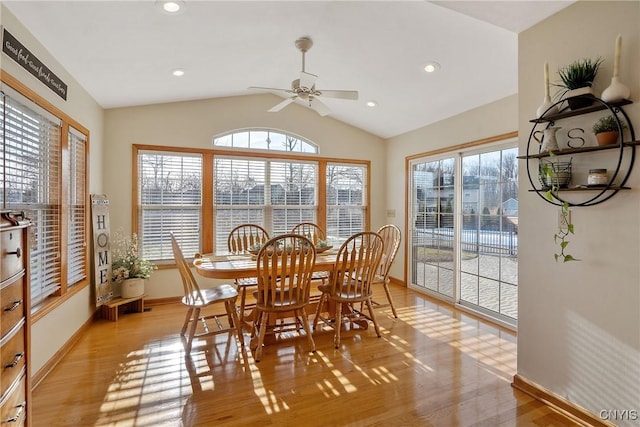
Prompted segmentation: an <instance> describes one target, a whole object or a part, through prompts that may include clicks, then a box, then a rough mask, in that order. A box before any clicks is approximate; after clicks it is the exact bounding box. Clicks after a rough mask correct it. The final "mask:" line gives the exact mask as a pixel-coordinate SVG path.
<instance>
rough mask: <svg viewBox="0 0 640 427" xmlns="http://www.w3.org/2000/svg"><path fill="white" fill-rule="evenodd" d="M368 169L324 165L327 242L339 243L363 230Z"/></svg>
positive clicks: (341, 165)
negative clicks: (325, 169)
mask: <svg viewBox="0 0 640 427" xmlns="http://www.w3.org/2000/svg"><path fill="white" fill-rule="evenodd" d="M366 173H367V169H366V167H364V166H354V165H344V164H336V163H329V164H327V241H328V243H329V244H339V243H341V242H343V241H345V240H346V239H347V238H348V237H349V236H351V235H352V234H354V233H359V232H361V231H364V225H365V214H366V209H367V200H366V194H367V188H366V182H367V176H366Z"/></svg>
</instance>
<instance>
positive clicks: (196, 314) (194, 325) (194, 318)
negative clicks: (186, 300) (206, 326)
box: [186, 308, 200, 354]
mask: <svg viewBox="0 0 640 427" xmlns="http://www.w3.org/2000/svg"><path fill="white" fill-rule="evenodd" d="M199 318H200V309H199V308H195V309H193V316H192V317H191V327H190V328H189V336H188V337H187V348H186V351H187V354H189V353H191V344H193V337H194V336H195V334H196V328H197V327H198V319H199Z"/></svg>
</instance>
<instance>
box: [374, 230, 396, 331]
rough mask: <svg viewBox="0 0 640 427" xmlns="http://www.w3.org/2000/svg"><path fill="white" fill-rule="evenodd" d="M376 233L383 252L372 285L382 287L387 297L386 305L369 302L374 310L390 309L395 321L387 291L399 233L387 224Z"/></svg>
mask: <svg viewBox="0 0 640 427" xmlns="http://www.w3.org/2000/svg"><path fill="white" fill-rule="evenodd" d="M377 233H378V234H379V235H380V237H382V241H383V243H384V251H383V252H382V257H381V258H380V264H379V265H378V269H377V271H376V274H375V276H374V278H373V283H372V285H373V286H378V285H382V287H383V288H384V292H385V294H386V295H387V301H388V303H387V304H380V303H378V302H376V301H374V300H371V302H372V304H373V307H374V308H382V307H391V311H392V312H393V317H395V318H396V319H397V318H398V313H397V312H396V308H395V307H394V305H393V299H392V298H391V292H390V290H389V281H390V279H389V270H390V269H391V264H393V260H394V259H395V258H396V255H397V253H398V248H399V247H400V240H401V232H400V229H399V228H398V227H397V226H395V225H393V224H387V225H383V226H382V227H380V228H379V229H378V231H377Z"/></svg>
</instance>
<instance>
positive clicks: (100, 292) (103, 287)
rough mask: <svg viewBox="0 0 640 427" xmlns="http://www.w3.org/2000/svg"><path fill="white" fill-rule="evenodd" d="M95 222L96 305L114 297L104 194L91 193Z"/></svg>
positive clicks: (107, 214)
mask: <svg viewBox="0 0 640 427" xmlns="http://www.w3.org/2000/svg"><path fill="white" fill-rule="evenodd" d="M91 218H92V222H93V277H94V284H95V291H96V307H99V306H101V305H103V304H106V303H108V302H109V300H111V298H113V285H112V283H111V249H110V246H109V199H107V196H106V195H104V194H92V195H91Z"/></svg>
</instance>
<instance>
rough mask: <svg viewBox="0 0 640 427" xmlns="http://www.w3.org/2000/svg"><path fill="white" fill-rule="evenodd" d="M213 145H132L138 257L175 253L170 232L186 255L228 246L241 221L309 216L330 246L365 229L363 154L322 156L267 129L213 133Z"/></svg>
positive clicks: (270, 222)
mask: <svg viewBox="0 0 640 427" xmlns="http://www.w3.org/2000/svg"><path fill="white" fill-rule="evenodd" d="M214 147H215V148H213V149H197V148H185V147H184V146H183V147H159V146H150V145H134V157H135V158H136V164H137V165H138V169H137V173H136V179H137V182H136V183H135V187H134V188H135V189H136V191H137V194H136V198H137V200H138V206H136V213H135V215H136V218H137V224H136V225H135V227H134V230H135V231H137V232H138V233H139V234H140V235H141V236H142V251H143V256H145V257H147V258H149V259H153V260H154V261H163V260H166V261H170V260H173V254H172V253H171V245H170V241H169V231H174V232H176V233H177V234H178V237H179V243H180V245H181V246H182V248H183V250H184V252H185V253H186V254H188V255H187V256H191V254H195V253H197V252H199V253H209V252H226V251H227V238H228V235H229V232H230V231H231V230H232V229H233V228H234V227H236V226H238V225H240V224H257V225H260V226H262V227H264V228H265V229H266V230H267V231H268V232H269V234H270V235H271V236H275V235H278V234H283V233H287V232H289V231H290V230H291V229H292V228H293V227H294V226H295V225H296V224H299V223H300V222H313V223H316V224H318V225H319V226H320V227H321V228H323V229H325V230H326V231H327V240H328V241H329V244H331V245H339V244H340V243H342V242H343V241H344V240H346V239H347V238H348V237H349V236H351V234H353V233H356V232H359V231H363V230H368V229H369V212H368V200H367V198H368V182H369V175H370V173H369V165H370V163H369V161H366V160H360V161H359V160H344V161H343V160H336V159H333V158H332V159H328V158H323V157H320V156H317V154H314V153H317V151H318V147H317V146H316V145H315V144H313V143H311V142H308V141H304V140H303V139H301V138H300V137H297V136H292V135H288V134H285V133H281V132H277V131H271V130H265V129H258V130H255V129H251V130H240V131H237V132H233V133H230V134H228V135H224V136H219V137H215V138H214ZM261 150H262V151H261ZM266 151H270V152H266ZM309 154H314V155H309Z"/></svg>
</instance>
